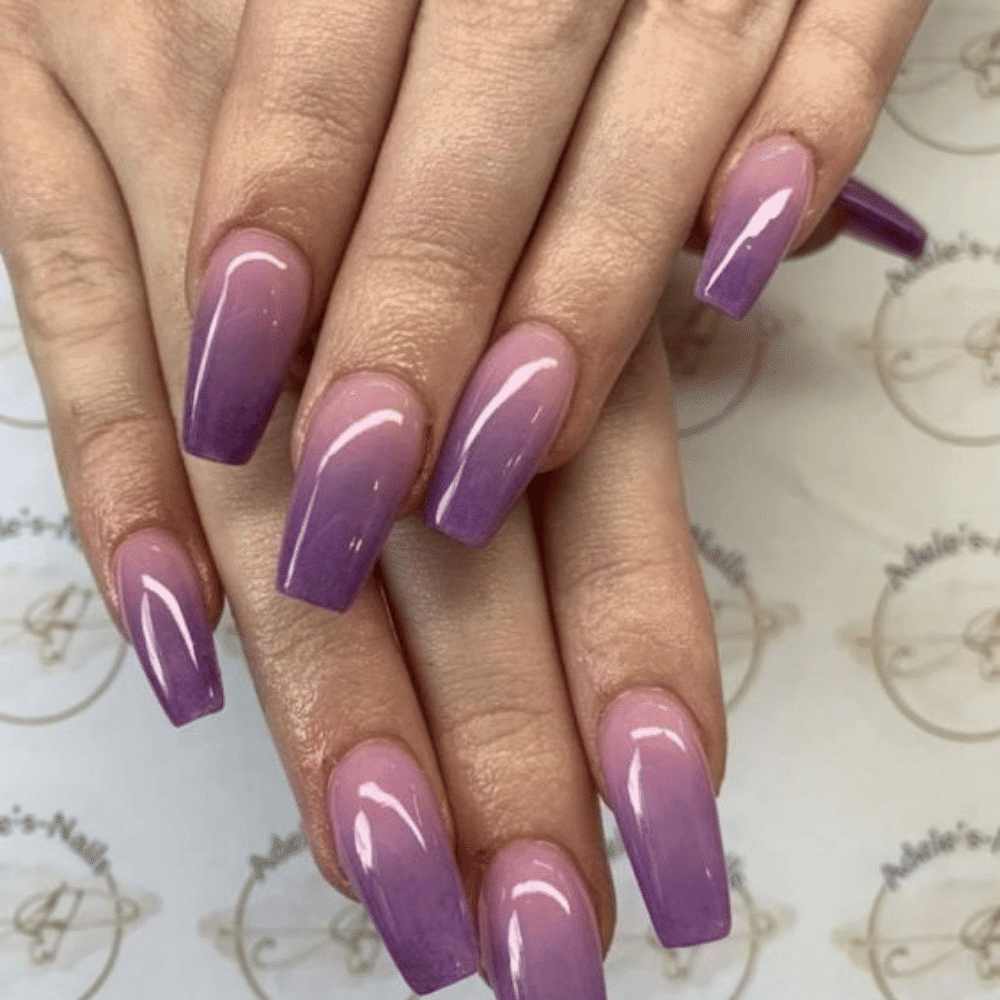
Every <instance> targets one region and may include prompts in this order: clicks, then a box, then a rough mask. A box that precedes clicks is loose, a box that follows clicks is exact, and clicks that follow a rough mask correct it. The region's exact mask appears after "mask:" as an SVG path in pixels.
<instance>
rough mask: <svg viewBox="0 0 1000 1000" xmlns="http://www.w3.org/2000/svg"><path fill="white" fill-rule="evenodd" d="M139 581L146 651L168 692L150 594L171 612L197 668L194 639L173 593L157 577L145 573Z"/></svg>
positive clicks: (140, 608)
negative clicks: (157, 641) (141, 591)
mask: <svg viewBox="0 0 1000 1000" xmlns="http://www.w3.org/2000/svg"><path fill="white" fill-rule="evenodd" d="M139 579H140V580H141V582H142V586H143V588H144V591H143V595H142V601H141V603H140V605H139V619H140V621H141V622H142V637H143V640H144V641H145V644H146V651H147V652H148V654H149V660H150V663H151V664H152V667H153V673H154V674H156V678H157V680H158V681H159V682H160V687H161V688H162V689H163V690H164V691H166V690H167V689H168V688H169V686H170V685H169V684H168V682H167V675H166V671H165V670H164V669H163V662H162V661H161V660H160V652H159V649H158V648H157V644H156V628H155V626H154V625H153V608H152V605H151V604H150V600H149V595H150V593H153V594H156V596H157V597H158V598H159V599H160V600H161V601H162V602H163V604H164V606H165V607H166V609H167V611H169V612H170V617H171V618H173V620H174V624H175V625H176V626H177V631H178V632H180V634H181V638H183V640H184V645H185V646H186V647H187V651H188V655H189V656H190V657H191V662H192V663H193V664H194V665H195V667H196V668H197V664H198V657H197V655H196V654H195V651H194V639H192V638H191V632H190V630H189V629H188V625H187V620H186V619H185V617H184V612H183V611H182V610H181V606H180V602H179V601H178V600H177V598H176V596H175V595H174V593H173V591H171V590H170V589H169V588H167V587H165V586H164V585H163V584H162V583H160V581H159V580H157V579H156V578H155V577H152V576H149V575H148V574H147V573H143V574H142V575H141V576H140V578H139Z"/></svg>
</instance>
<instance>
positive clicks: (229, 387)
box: [184, 229, 311, 465]
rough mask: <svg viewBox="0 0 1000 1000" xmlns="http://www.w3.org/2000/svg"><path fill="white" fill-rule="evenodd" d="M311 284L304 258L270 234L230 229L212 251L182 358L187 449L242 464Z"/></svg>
mask: <svg viewBox="0 0 1000 1000" xmlns="http://www.w3.org/2000/svg"><path fill="white" fill-rule="evenodd" d="M310 283H311V278H310V271H309V265H308V264H307V263H306V261H305V258H303V256H302V254H301V253H300V252H299V251H298V250H297V249H296V248H295V247H294V246H292V244H291V243H289V242H288V241H287V240H284V239H282V238H281V237H280V236H275V235H274V234H273V233H268V232H265V231H264V230H262V229H240V230H236V231H235V232H232V233H230V234H229V235H228V236H226V237H225V238H224V239H223V240H222V242H221V243H220V244H219V246H218V247H217V248H216V250H215V253H214V254H212V259H211V260H210V262H209V265H208V269H207V270H206V272H205V279H204V282H203V284H202V291H201V299H200V301H199V303H198V309H197V313H196V315H195V322H194V330H193V332H192V334H191V347H190V352H189V355H188V371H187V390H186V394H185V401H184V449H185V450H186V451H187V452H188V453H190V454H192V455H197V456H199V457H201V458H208V459H211V460H212V461H215V462H225V463H226V464H228V465H242V464H243V463H244V462H247V461H249V459H250V457H251V456H252V455H253V453H254V450H255V449H256V447H257V443H258V442H259V441H260V439H261V437H262V435H263V434H264V429H265V427H266V426H267V422H268V420H270V418H271V413H272V412H273V411H274V406H275V403H276V402H277V400H278V396H279V394H280V392H281V383H282V380H283V379H284V377H285V371H286V370H287V368H288V365H289V363H290V362H291V360H292V357H293V355H294V354H295V350H296V348H297V347H298V343H299V338H300V336H301V333H302V323H303V321H304V320H305V315H306V310H307V308H308V306H309V294H310Z"/></svg>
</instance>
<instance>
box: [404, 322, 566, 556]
mask: <svg viewBox="0 0 1000 1000" xmlns="http://www.w3.org/2000/svg"><path fill="white" fill-rule="evenodd" d="M575 382H576V358H575V356H574V353H573V348H572V347H571V346H570V344H569V342H568V341H567V340H566V339H565V338H564V337H563V336H562V335H561V334H559V333H557V332H556V331H555V330H553V329H551V328H550V327H547V326H542V325H540V324H535V323H525V324H522V325H520V326H517V327H515V328H514V329H513V330H511V331H510V332H509V333H507V334H505V335H504V336H503V337H501V338H500V339H499V340H498V341H497V342H496V343H495V344H494V345H493V346H492V347H491V348H490V350H489V351H487V353H486V355H485V356H484V357H483V359H482V361H481V362H480V363H479V367H478V368H477V369H476V371H475V373H474V374H473V376H472V378H471V380H470V381H469V384H468V386H467V387H466V390H465V393H464V395H463V396H462V400H461V402H460V403H459V405H458V408H457V410H456V411H455V415H454V417H453V418H452V421H451V426H450V427H449V429H448V434H447V437H446V438H445V442H444V446H443V447H442V449H441V454H440V456H439V457H438V462H437V466H436V468H435V470H434V475H433V477H432V480H431V485H430V488H429V490H428V492H427V507H426V511H425V514H424V517H425V520H426V521H427V523H428V525H430V526H431V527H432V528H436V529H437V530H438V531H440V532H442V533H443V534H445V535H448V536H450V537H451V538H454V539H456V540H457V541H460V542H464V543H465V544H466V545H474V546H479V545H485V544H486V543H487V542H488V541H489V540H490V539H491V538H492V537H493V535H494V534H496V532H497V531H498V530H499V528H500V525H501V524H503V522H504V520H505V518H506V517H507V515H508V514H509V513H510V511H511V510H512V509H513V507H514V505H515V504H516V503H517V501H518V499H519V498H520V496H521V494H522V493H523V492H524V490H525V488H526V487H527V485H528V483H529V482H530V480H531V478H532V476H534V474H535V472H536V471H537V470H538V466H539V464H540V463H541V461H542V459H543V458H544V457H545V454H546V452H547V451H548V450H549V447H550V446H551V444H552V442H553V440H554V439H555V436H556V434H557V433H558V431H559V428H560V426H561V425H562V421H563V419H564V417H565V416H566V410H567V409H568V407H569V402H570V397H571V395H572V393H573V386H574V384H575Z"/></svg>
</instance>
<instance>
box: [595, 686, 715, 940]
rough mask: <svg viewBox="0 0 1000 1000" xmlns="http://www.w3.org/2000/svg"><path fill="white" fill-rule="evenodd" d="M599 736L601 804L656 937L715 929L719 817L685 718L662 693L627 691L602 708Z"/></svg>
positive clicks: (701, 935)
mask: <svg viewBox="0 0 1000 1000" xmlns="http://www.w3.org/2000/svg"><path fill="white" fill-rule="evenodd" d="M599 741H600V742H599V746H600V751H601V761H602V764H603V767H604V777H605V782H606V785H607V793H608V799H609V805H610V806H611V808H612V810H613V811H614V814H615V817H616V819H617V820H618V829H619V831H620V832H621V836H622V842H623V843H624V845H625V849H626V851H627V852H628V856H629V858H630V859H631V861H632V868H633V869H634V871H635V875H636V879H637V881H638V883H639V889H640V890H641V891H642V896H643V899H645V901H646V908H647V909H648V910H649V915H650V918H651V919H652V921H653V927H654V929H655V930H656V933H657V935H658V937H659V939H660V941H661V942H662V944H663V945H664V947H667V948H680V947H685V946H688V945H695V944H701V943H702V942H705V941H714V940H716V939H717V938H721V937H725V936H726V935H727V934H728V933H729V929H730V912H729V882H728V877H727V874H726V861H725V857H724V855H723V850H722V837H721V834H720V832H719V815H718V812H717V810H716V805H715V796H714V795H713V793H712V783H711V780H710V778H709V774H708V765H707V764H706V762H705V755H704V751H703V750H702V747H701V742H700V740H699V739H698V733H697V731H696V729H695V726H694V723H693V722H692V720H691V716H690V715H689V714H688V712H687V710H686V709H684V708H683V707H682V706H681V705H680V704H679V703H678V702H676V701H675V700H674V699H672V698H671V697H670V696H668V695H667V694H666V693H665V692H663V691H659V690H640V691H630V692H628V693H626V694H624V695H622V696H621V697H620V698H619V699H618V700H617V701H616V702H615V703H614V704H613V705H612V706H611V707H610V708H609V709H608V710H607V711H606V712H605V714H604V718H603V719H602V720H601V729H600V736H599Z"/></svg>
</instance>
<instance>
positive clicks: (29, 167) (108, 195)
mask: <svg viewBox="0 0 1000 1000" xmlns="http://www.w3.org/2000/svg"><path fill="white" fill-rule="evenodd" d="M0 95H2V96H3V99H4V107H5V111H4V113H3V114H2V115H0V248H2V250H3V254H4V258H5V260H6V261H7V264H8V267H9V270H10V275H11V279H12V283H13V286H14V290H15V295H16V297H17V303H18V309H19V311H20V314H21V318H22V324H23V327H24V332H25V339H26V343H27V347H28V350H29V352H30V354H31V358H32V361H33V363H34V365H35V370H36V372H37V373H38V378H39V381H40V383H41V386H42V392H43V395H44V398H45V405H46V409H47V411H48V415H49V426H50V428H51V430H52V440H53V445H54V448H55V454H56V460H57V462H58V465H59V471H60V474H61V475H62V480H63V483H64V485H65V488H66V495H67V499H68V501H69V506H70V510H71V511H72V514H73V517H74V520H75V522H76V525H77V528H78V529H79V532H80V537H81V539H82V542H83V547H84V550H85V552H86V554H87V557H88V559H89V560H90V564H91V566H92V568H93V571H94V576H95V578H96V579H97V581H98V584H99V586H100V588H101V591H102V593H103V594H104V596H105V599H106V600H107V602H108V605H109V607H110V608H111V610H112V614H113V615H114V616H115V617H116V619H117V620H118V622H119V624H120V626H121V627H122V628H123V630H124V632H125V634H126V635H127V636H129V637H130V639H131V641H132V643H133V645H134V646H135V648H136V652H137V654H138V656H139V659H140V661H141V663H142V666H143V668H144V670H145V672H146V675H147V677H148V678H149V682H150V684H151V686H152V688H153V691H154V693H155V694H156V697H157V698H158V699H159V701H160V704H161V705H162V706H163V709H164V711H165V712H166V714H167V716H168V718H169V719H170V721H171V722H173V723H174V725H178V726H179V725H183V724H185V723H188V722H191V721H192V720H194V719H197V718H199V717H200V716H203V715H206V714H208V713H210V712H216V711H218V710H219V709H221V708H222V704H223V693H222V683H221V678H220V676H219V667H218V662H217V660H216V655H215V647H214V644H213V640H212V628H213V626H214V623H215V622H216V621H217V619H218V615H219V611H220V607H221V595H220V592H219V585H218V581H217V578H216V574H215V569H214V566H213V563H212V559H211V556H210V554H209V552H208V550H207V547H206V544H205V539H204V537H203V535H202V531H201V526H200V524H199V520H198V515H197V512H196V510H195V508H194V503H193V501H192V497H191V493H190V490H189V487H188V483H187V479H186V477H185V474H184V468H183V466H182V464H181V460H180V454H179V451H178V448H177V442H176V439H175V435H174V430H173V421H172V420H171V416H170V410H169V408H168V406H167V401H166V397H165V394H164V389H163V383H162V381H161V378H160V371H159V365H158V362H157V358H156V353H155V350H154V348H153V340H152V332H151V329H150V320H149V315H148V312H147V308H146V300H145V296H144V294H143V285H142V277H141V273H140V270H139V264H138V260H137V258H136V252H135V245H134V242H133V239H132V234H131V230H130V227H129V223H128V219H127V216H126V214H125V211H124V209H123V206H122V203H121V199H120V197H119V195H118V191H117V187H116V185H115V183H114V180H113V178H112V176H111V174H110V172H109V170H108V166H107V164H106V162H105V160H104V158H103V155H102V154H101V152H100V150H99V149H98V148H97V147H96V146H95V145H94V142H93V140H92V137H91V135H90V133H89V132H88V130H87V129H86V127H85V126H84V125H83V123H82V122H81V121H80V119H79V118H78V117H77V115H76V113H75V111H74V109H73V107H72V105H71V104H70V102H69V101H68V100H67V98H66V96H65V94H64V92H63V91H62V90H61V89H60V87H59V86H58V85H57V84H56V83H55V81H54V80H53V79H52V78H51V77H50V76H49V75H48V73H47V72H46V71H45V70H44V69H42V68H41V67H40V66H38V65H35V64H34V63H32V62H30V61H28V60H27V59H25V58H22V57H18V56H13V55H10V54H4V55H0Z"/></svg>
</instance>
